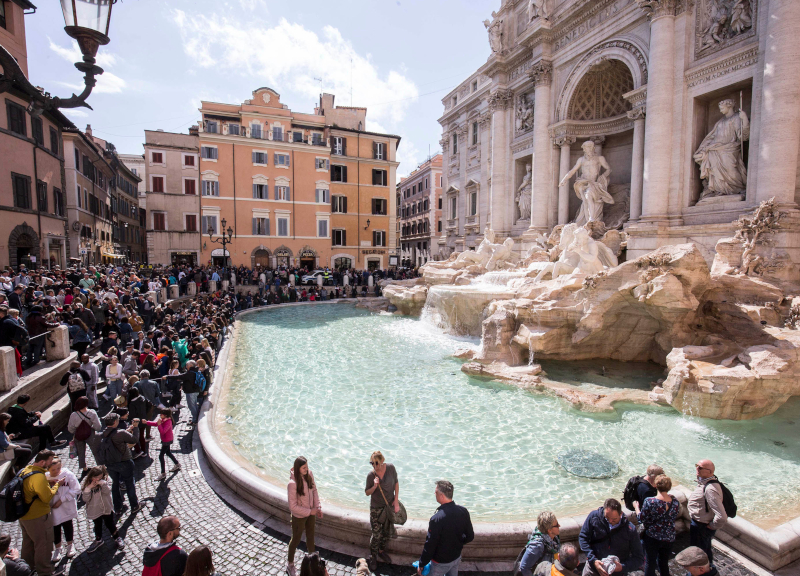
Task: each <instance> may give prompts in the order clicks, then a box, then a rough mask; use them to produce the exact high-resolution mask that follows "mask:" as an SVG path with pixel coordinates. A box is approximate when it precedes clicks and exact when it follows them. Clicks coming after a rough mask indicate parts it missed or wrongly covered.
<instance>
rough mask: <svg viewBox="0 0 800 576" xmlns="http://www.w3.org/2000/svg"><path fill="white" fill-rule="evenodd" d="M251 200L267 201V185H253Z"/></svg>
mask: <svg viewBox="0 0 800 576" xmlns="http://www.w3.org/2000/svg"><path fill="white" fill-rule="evenodd" d="M253 198H255V199H256V200H269V185H267V184H253Z"/></svg>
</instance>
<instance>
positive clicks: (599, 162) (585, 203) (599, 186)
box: [558, 140, 614, 226]
mask: <svg viewBox="0 0 800 576" xmlns="http://www.w3.org/2000/svg"><path fill="white" fill-rule="evenodd" d="M581 148H583V156H582V157H581V158H578V161H577V162H576V163H575V166H574V167H573V168H572V170H570V171H569V172H567V174H566V175H565V176H564V178H562V179H561V182H559V183H558V185H559V187H560V186H564V185H566V184H567V183H568V182H569V179H570V178H572V177H573V176H574V175H575V174H576V173H577V172H578V170H580V172H581V175H580V176H579V177H578V179H577V180H576V182H575V186H574V189H575V194H577V195H578V198H580V199H581V202H582V203H581V209H580V211H579V212H578V216H577V217H576V218H575V224H577V225H578V226H583V225H584V224H586V223H588V222H602V221H603V206H604V205H605V204H613V203H614V198H612V197H611V194H609V193H608V178H609V176H610V175H611V167H610V166H609V165H608V162H606V159H605V158H604V157H603V156H598V155H597V154H595V151H594V142H592V141H591V140H587V141H586V142H584V143H583V146H581ZM603 169H605V172H602V170H603ZM601 172H602V173H601Z"/></svg>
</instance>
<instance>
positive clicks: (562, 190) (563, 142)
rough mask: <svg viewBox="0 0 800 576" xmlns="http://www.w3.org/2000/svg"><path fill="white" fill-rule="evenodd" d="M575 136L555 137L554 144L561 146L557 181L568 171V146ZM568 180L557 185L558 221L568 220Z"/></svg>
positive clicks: (565, 222)
mask: <svg viewBox="0 0 800 576" xmlns="http://www.w3.org/2000/svg"><path fill="white" fill-rule="evenodd" d="M575 141H576V138H575V136H560V137H559V138H556V141H555V144H556V146H558V147H559V148H561V163H560V165H559V173H558V181H559V182H561V180H563V179H564V176H566V175H567V172H569V169H570V168H571V166H570V147H571V146H572V145H573V144H575ZM569 188H570V186H569V182H566V183H565V184H564V185H563V186H559V187H558V223H559V224H567V223H568V222H569Z"/></svg>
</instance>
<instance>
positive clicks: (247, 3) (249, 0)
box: [239, 0, 267, 11]
mask: <svg viewBox="0 0 800 576" xmlns="http://www.w3.org/2000/svg"><path fill="white" fill-rule="evenodd" d="M239 5H240V6H241V7H242V9H244V10H250V11H254V10H256V9H259V8H260V9H262V10H264V11H266V10H267V3H266V1H265V0H239Z"/></svg>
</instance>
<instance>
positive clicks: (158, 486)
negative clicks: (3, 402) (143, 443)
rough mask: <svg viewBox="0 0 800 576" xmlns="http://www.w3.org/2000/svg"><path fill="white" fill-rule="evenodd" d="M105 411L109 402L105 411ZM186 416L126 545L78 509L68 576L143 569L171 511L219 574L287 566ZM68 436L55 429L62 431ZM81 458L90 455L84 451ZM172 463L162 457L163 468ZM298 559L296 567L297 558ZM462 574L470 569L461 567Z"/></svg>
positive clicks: (282, 551)
mask: <svg viewBox="0 0 800 576" xmlns="http://www.w3.org/2000/svg"><path fill="white" fill-rule="evenodd" d="M107 410H108V408H106V410H105V411H107ZM102 412H104V411H101V413H102ZM187 416H188V411H187V410H182V418H183V419H182V421H181V423H180V424H179V425H178V426H177V427H176V440H178V441H179V444H180V450H178V449H177V446H173V451H174V452H173V453H174V454H175V455H176V457H177V458H178V461H179V462H180V463H181V466H182V467H183V470H182V471H180V472H177V473H176V474H173V475H169V476H167V480H166V481H165V482H163V483H158V482H156V481H155V478H156V476H157V475H158V473H159V465H158V459H157V458H155V460H152V459H148V458H140V459H139V460H136V463H137V474H136V479H137V484H136V490H137V494H138V495H139V499H140V500H141V501H143V502H144V503H145V505H146V508H145V509H144V510H142V511H141V512H139V513H138V514H137V515H136V516H134V517H131V516H130V515H127V516H123V518H122V520H120V523H119V526H120V531H121V532H122V534H123V535H124V537H125V549H124V550H122V551H117V550H116V548H115V547H114V546H113V542H112V540H111V539H110V537H109V536H108V534H107V533H106V535H105V546H104V547H102V548H100V549H99V550H98V551H96V552H94V553H92V554H89V553H87V552H86V548H87V547H88V546H89V544H90V543H91V542H92V540H93V532H92V524H91V522H90V521H88V520H86V518H85V516H84V513H83V510H79V511H78V520H77V521H75V547H76V550H77V552H78V555H77V556H76V557H75V558H73V559H72V560H71V561H69V565H68V567H67V574H69V575H70V576H100V575H107V574H115V575H126V576H133V575H138V574H141V571H142V553H143V552H144V549H145V547H146V546H147V545H148V544H149V543H151V542H153V541H154V540H156V539H157V535H156V524H157V523H158V520H159V519H160V518H161V517H162V516H164V515H166V514H175V515H177V516H178V517H179V518H180V519H181V524H182V529H181V537H180V539H179V540H178V544H180V545H181V546H182V547H183V548H184V549H186V550H192V549H193V548H194V547H196V546H199V545H201V544H205V545H208V546H210V547H211V549H212V551H213V552H214V563H215V566H216V569H217V572H218V573H219V574H220V575H221V576H251V575H252V576H256V575H266V574H269V575H273V576H275V575H281V574H284V573H285V557H286V550H287V546H288V542H289V538H288V537H287V536H284V535H283V534H280V533H278V532H275V531H273V530H271V529H269V528H263V527H261V525H259V524H256V523H255V522H254V521H253V520H252V519H250V518H248V517H247V516H245V515H244V514H242V513H240V512H238V511H237V510H235V509H234V508H232V507H231V506H229V505H228V504H227V503H226V502H225V501H224V500H222V499H221V498H220V497H219V496H218V495H217V494H216V493H215V492H214V491H213V490H212V489H211V487H210V486H209V485H208V484H207V483H206V482H205V480H204V479H203V475H202V473H201V471H200V468H199V466H198V463H197V460H196V458H195V454H194V453H193V450H196V449H197V448H198V445H199V440H198V439H197V436H195V438H194V445H193V442H192V431H191V430H190V429H188V427H187V425H186V418H187ZM153 432H154V438H156V437H157V432H155V430H154V431H153ZM66 437H67V436H64V435H62V436H60V438H66ZM150 453H151V455H153V456H157V454H158V442H151V445H150ZM59 455H60V456H61V457H63V458H65V459H66V460H67V463H66V465H67V466H68V467H69V468H70V469H71V470H72V471H73V472H75V473H76V475H78V474H79V472H80V471H79V469H78V461H77V459H75V460H70V459H68V458H67V450H66V449H64V450H60V451H59ZM87 457H90V456H89V454H88V451H87ZM170 464H171V463H170V462H169V461H168V462H167V465H168V468H169V466H170ZM2 529H3V530H4V531H5V530H8V531H9V533H10V534H11V535H12V538H13V542H12V546H13V547H15V548H17V549H19V547H20V545H21V538H22V536H21V533H20V531H19V526H18V524H16V523H15V524H13V525H12V524H3V525H2ZM687 545H688V542H687V541H685V540H679V542H678V543H677V545H676V546H675V548H676V550H680V549H683V548H684V547H685V546H687ZM319 551H320V552H321V554H322V555H323V557H324V558H325V559H326V560H327V566H328V573H329V575H330V576H345V575H353V574H355V570H354V567H353V566H354V564H355V558H354V557H351V556H347V555H344V554H339V553H336V552H331V551H329V550H323V549H320V550H319ZM298 553H299V554H302V553H301V552H298ZM716 558H717V564H718V567H719V569H720V574H722V575H723V576H754V574H753V572H751V571H750V570H747V569H746V568H744V567H743V566H741V565H739V564H737V563H736V562H735V561H733V560H732V559H730V558H729V557H727V556H725V555H724V554H723V553H721V552H717V554H716ZM298 560H299V559H298ZM62 562H66V561H65V560H62ZM297 566H298V572H299V562H298V564H297ZM671 568H672V570H671V572H672V575H671V576H682V575H683V574H684V572H683V571H682V570H680V569H679V568H678V566H677V565H675V564H674V562H673V563H672V566H671ZM413 572H414V570H413V568H411V567H405V566H386V565H380V566H379V573H380V574H381V575H383V576H411V575H412V574H413ZM462 574H467V575H468V574H469V573H468V572H462ZM481 574H486V575H490V574H491V573H481ZM640 574H641V573H640ZM498 576H499V575H498ZM503 576H507V574H504V575H503Z"/></svg>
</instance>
